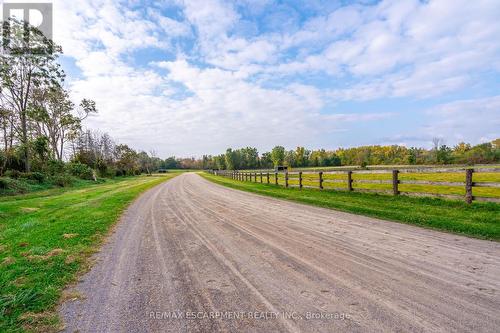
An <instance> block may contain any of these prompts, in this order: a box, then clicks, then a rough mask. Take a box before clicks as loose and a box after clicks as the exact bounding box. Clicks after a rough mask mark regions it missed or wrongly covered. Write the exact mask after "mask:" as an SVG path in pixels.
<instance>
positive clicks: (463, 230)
mask: <svg viewBox="0 0 500 333" xmlns="http://www.w3.org/2000/svg"><path fill="white" fill-rule="evenodd" d="M202 176H203V177H205V178H206V179H208V180H211V181H213V182H215V183H218V184H221V185H224V186H228V187H231V188H235V189H238V190H244V191H248V192H253V193H258V194H263V195H268V196H272V197H276V198H281V199H287V200H293V201H298V202H302V203H307V204H312V205H316V206H321V207H327V208H333V209H337V210H341V211H345V212H350V213H355V214H360V215H366V216H372V217H379V218H383V219H387V220H392V221H397V222H402V223H407V224H414V225H418V226H422V227H426V228H432V229H438V230H445V231H449V232H453V233H457V234H463V235H467V236H472V237H476V238H483V239H491V240H496V241H500V205H499V204H495V203H478V202H475V203H473V204H472V205H467V204H465V203H464V202H461V201H450V200H442V199H436V198H413V197H406V196H388V195H379V194H372V193H359V192H343V191H320V190H316V189H302V190H299V189H297V188H288V189H286V188H283V187H281V186H275V185H267V184H260V183H250V182H240V181H236V180H232V179H228V178H225V177H219V176H214V175H211V174H208V173H202Z"/></svg>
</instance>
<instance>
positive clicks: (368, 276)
mask: <svg viewBox="0 0 500 333" xmlns="http://www.w3.org/2000/svg"><path fill="white" fill-rule="evenodd" d="M96 259H97V262H96V264H95V266H94V268H93V269H92V270H91V271H90V272H89V273H87V274H86V275H85V276H84V277H83V278H82V281H81V282H80V283H79V284H78V285H77V286H76V287H75V289H76V290H77V291H78V292H79V293H80V294H81V295H82V296H83V297H82V298H81V299H79V300H76V301H70V302H66V303H65V304H63V306H62V308H61V314H62V316H63V318H64V321H65V324H66V331H67V332H75V331H78V332H100V333H102V332H499V331H500V244H499V243H495V242H488V241H481V240H475V239H469V238H465V237H460V236H456V235H451V234H445V233H441V232H436V231H431V230H426V229H421V228H417V227H413V226H408V225H403V224H398V223H393V222H386V221H381V220H378V219H372V218H367V217H362V216H357V215H352V214H347V213H341V212H336V211H333V210H327V209H322V208H316V207H310V206H305V205H301V204H296V203H291V202H287V201H281V200H276V199H272V198H267V197H262V196H257V195H253V194H249V193H244V192H239V191H236V190H232V189H228V188H225V187H222V186H219V185H215V184H213V183H210V182H208V181H206V180H204V179H203V178H201V177H200V176H199V175H196V174H183V175H181V176H178V177H176V178H174V179H172V180H170V181H169V182H167V183H165V184H163V185H160V186H158V187H156V188H154V189H152V190H150V191H149V192H147V193H145V194H144V195H143V196H141V197H140V198H139V199H138V200H137V201H135V203H134V204H133V205H132V206H131V207H130V208H129V209H128V211H127V212H126V214H125V215H124V217H123V219H122V221H121V222H120V224H119V225H118V226H117V228H116V231H115V233H114V234H113V235H112V236H111V237H110V239H109V242H108V243H107V244H106V245H105V246H104V248H103V250H102V251H101V252H100V253H99V254H98V255H97V258H96Z"/></svg>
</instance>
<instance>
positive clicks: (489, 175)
mask: <svg viewBox="0 0 500 333" xmlns="http://www.w3.org/2000/svg"><path fill="white" fill-rule="evenodd" d="M296 171H297V169H295V170H294V172H296ZM270 176H271V182H274V174H273V173H271V175H270ZM398 178H399V180H402V181H405V180H425V181H434V182H438V181H441V182H465V172H459V173H455V172H444V173H432V172H429V173H400V174H399V176H398ZM257 179H258V180H259V181H260V178H259V176H257ZM323 179H324V180H335V179H336V180H343V181H344V183H328V182H325V183H323V186H324V188H326V189H333V188H335V187H338V188H344V189H345V188H346V187H347V174H346V173H341V174H329V173H324V174H323ZM352 179H353V180H354V184H353V187H354V189H356V188H357V189H367V190H368V189H370V190H386V191H387V190H392V184H368V183H356V180H386V181H390V180H391V179H392V174H391V173H353V174H352ZM264 181H266V180H265V174H264ZM473 181H474V182H497V183H500V172H484V173H483V172H478V173H474V175H473ZM278 183H279V184H280V185H284V183H285V179H284V174H283V173H279V174H278ZM318 183H319V176H318V173H314V174H308V173H304V174H303V185H307V186H318ZM289 184H290V185H298V175H297V174H290V175H289ZM399 190H400V191H404V192H417V193H419V192H420V193H430V194H455V195H465V186H445V185H420V184H418V185H416V184H400V185H399ZM472 192H473V195H475V196H480V197H491V198H500V188H494V187H474V188H473V190H472Z"/></svg>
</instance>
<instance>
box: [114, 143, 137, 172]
mask: <svg viewBox="0 0 500 333" xmlns="http://www.w3.org/2000/svg"><path fill="white" fill-rule="evenodd" d="M115 156H116V167H117V169H118V172H119V174H120V175H124V176H125V175H130V176H132V175H134V174H135V173H136V171H139V167H140V166H139V158H138V155H137V152H136V151H135V150H133V149H132V148H130V147H129V146H127V145H124V144H121V145H118V146H116V148H115Z"/></svg>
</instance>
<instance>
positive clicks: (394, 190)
mask: <svg viewBox="0 0 500 333" xmlns="http://www.w3.org/2000/svg"><path fill="white" fill-rule="evenodd" d="M398 174H399V170H392V193H393V194H394V195H399V189H398V185H399V179H398Z"/></svg>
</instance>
